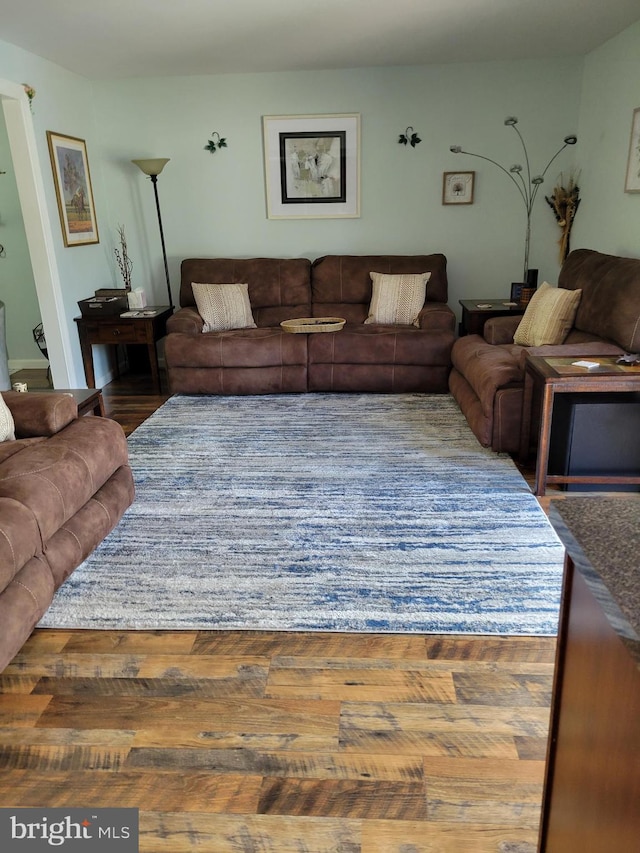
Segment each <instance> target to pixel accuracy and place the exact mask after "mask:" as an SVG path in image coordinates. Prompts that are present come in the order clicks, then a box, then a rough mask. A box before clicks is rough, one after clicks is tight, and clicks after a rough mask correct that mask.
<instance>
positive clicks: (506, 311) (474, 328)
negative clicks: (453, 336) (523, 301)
mask: <svg viewBox="0 0 640 853" xmlns="http://www.w3.org/2000/svg"><path fill="white" fill-rule="evenodd" d="M458 301H459V302H460V305H461V306H462V318H461V320H460V325H459V326H458V334H459V335H460V337H462V336H463V335H481V334H482V332H483V331H484V324H485V323H486V322H487V320H491V319H492V317H521V316H522V315H523V314H524V312H525V308H526V307H527V306H526V305H520V304H514V303H510V302H509V300H508V299H460V300H458ZM480 306H484V307H480Z"/></svg>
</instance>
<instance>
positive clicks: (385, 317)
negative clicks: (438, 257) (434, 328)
mask: <svg viewBox="0 0 640 853" xmlns="http://www.w3.org/2000/svg"><path fill="white" fill-rule="evenodd" d="M369 275H370V276H371V281H372V282H373V293H372V296H371V305H370V306H369V316H368V317H367V319H366V320H365V321H364V322H365V323H388V324H391V325H394V326H397V325H403V326H411V325H413V326H419V322H418V314H419V313H420V311H421V310H422V308H423V306H424V300H425V297H426V293H427V282H428V281H429V279H430V278H431V273H430V272H424V273H419V274H417V275H388V274H386V273H381V272H372V273H369Z"/></svg>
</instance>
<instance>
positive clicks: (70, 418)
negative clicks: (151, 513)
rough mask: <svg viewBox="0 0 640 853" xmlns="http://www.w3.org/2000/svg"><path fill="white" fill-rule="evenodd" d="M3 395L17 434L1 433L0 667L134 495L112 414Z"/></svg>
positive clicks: (61, 397)
mask: <svg viewBox="0 0 640 853" xmlns="http://www.w3.org/2000/svg"><path fill="white" fill-rule="evenodd" d="M2 396H3V397H4V400H5V402H6V404H7V406H8V407H9V409H10V410H11V413H12V415H13V418H14V421H15V432H16V440H15V441H3V442H0V671H2V670H3V669H4V668H5V666H6V665H7V663H9V661H10V660H11V659H12V658H13V657H14V655H15V654H16V652H17V651H18V650H19V649H20V647H21V646H22V645H23V643H24V642H25V640H26V639H27V638H28V637H29V635H30V634H31V632H32V630H33V628H34V627H35V625H36V624H37V623H38V621H39V620H40V619H41V617H42V615H43V614H44V613H45V611H46V610H47V608H48V607H49V605H50V603H51V600H52V598H53V595H54V593H55V591H56V590H57V589H58V587H59V586H61V584H62V583H63V582H64V581H65V580H66V578H67V577H68V576H69V575H70V574H71V573H72V572H73V570H74V569H75V568H76V567H77V566H78V565H79V564H80V563H81V562H82V561H83V560H84V559H85V558H86V557H87V556H88V555H89V554H90V553H91V552H92V551H93V550H94V549H95V548H96V546H97V545H98V544H99V543H100V542H101V541H102V539H104V537H105V536H106V535H107V533H109V532H110V531H111V530H112V529H113V528H114V527H115V526H116V524H117V523H118V521H119V520H120V518H121V516H122V514H123V513H124V511H125V509H126V508H127V507H128V506H129V505H130V504H131V503H132V501H133V498H134V485H133V477H132V474H131V469H130V467H129V462H128V452H127V441H126V438H125V435H124V432H123V430H122V427H121V426H120V425H119V424H118V423H116V422H115V421H112V420H109V419H107V418H99V417H93V416H87V417H82V418H79V417H78V412H77V407H76V404H75V402H74V400H73V398H72V397H70V396H69V395H67V394H64V393H42V394H38V393H37V392H36V393H31V392H30V393H27V394H23V393H16V392H13V391H7V392H3V395H2Z"/></svg>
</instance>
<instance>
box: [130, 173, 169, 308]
mask: <svg viewBox="0 0 640 853" xmlns="http://www.w3.org/2000/svg"><path fill="white" fill-rule="evenodd" d="M131 162H132V163H134V164H135V165H136V166H137V167H138V168H139V169H140V170H141V171H142V172H144V174H145V175H148V176H149V177H150V178H151V183H152V184H153V192H154V195H155V198H156V210H157V211H158V225H159V226H160V242H161V243H162V258H163V260H164V274H165V276H166V279H167V293H168V294H169V306H170V307H171V308H173V297H172V295H171V282H170V281H169V266H168V264H167V250H166V249H165V247H164V231H163V230H162V216H161V215H160V201H159V199H158V175H159V174H160V172H162V170H163V169H164V167H165V166H166V165H167V163H168V162H169V158H168V157H160V158H155V159H153V158H152V159H149V160H132V161H131Z"/></svg>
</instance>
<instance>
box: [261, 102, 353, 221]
mask: <svg viewBox="0 0 640 853" xmlns="http://www.w3.org/2000/svg"><path fill="white" fill-rule="evenodd" d="M262 121H263V135H264V158H265V179H266V192H267V216H268V218H269V219H326V218H337V217H358V216H360V162H359V161H360V116H359V115H358V114H355V113H354V114H339V115H302V116H263V120H262Z"/></svg>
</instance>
